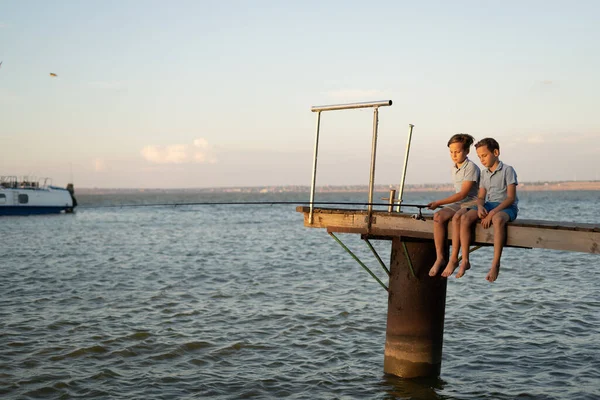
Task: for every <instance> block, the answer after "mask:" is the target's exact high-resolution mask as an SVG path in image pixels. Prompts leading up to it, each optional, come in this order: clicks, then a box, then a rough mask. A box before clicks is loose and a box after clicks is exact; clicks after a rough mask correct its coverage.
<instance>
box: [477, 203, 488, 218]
mask: <svg viewBox="0 0 600 400" xmlns="http://www.w3.org/2000/svg"><path fill="white" fill-rule="evenodd" d="M487 215H488V212H487V210H486V209H485V208H484V207H482V206H477V216H478V217H479V218H480V219H481V220H482V221H481V222H483V219H484V218H485V217H487Z"/></svg>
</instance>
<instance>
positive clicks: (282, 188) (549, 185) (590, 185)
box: [75, 181, 600, 194]
mask: <svg viewBox="0 0 600 400" xmlns="http://www.w3.org/2000/svg"><path fill="white" fill-rule="evenodd" d="M390 189H396V190H397V189H398V185H375V191H377V192H388V191H389V190H390ZM404 190H405V191H406V192H452V191H453V190H454V188H453V186H452V185H450V184H420V185H406V186H405V187H404ZM518 190H519V191H532V192H533V191H582V190H586V191H590V190H591V191H594V190H598V191H600V181H560V182H524V183H521V184H519V187H518ZM75 191H76V192H77V193H79V194H113V193H304V192H310V187H309V186H303V185H273V186H248V187H241V186H240V187H216V188H172V189H164V188H77V187H76V188H75ZM316 191H317V193H355V192H366V191H368V186H367V185H325V186H317V189H316Z"/></svg>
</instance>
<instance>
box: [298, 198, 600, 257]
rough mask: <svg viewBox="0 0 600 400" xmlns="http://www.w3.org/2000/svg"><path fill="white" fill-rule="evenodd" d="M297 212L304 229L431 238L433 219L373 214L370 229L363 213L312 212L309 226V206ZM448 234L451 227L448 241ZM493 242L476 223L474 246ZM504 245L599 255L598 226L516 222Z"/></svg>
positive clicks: (491, 234) (489, 232) (489, 233)
mask: <svg viewBox="0 0 600 400" xmlns="http://www.w3.org/2000/svg"><path fill="white" fill-rule="evenodd" d="M297 211H298V212H302V213H304V225H305V226H307V227H310V228H325V229H327V230H328V232H338V233H357V234H361V235H367V236H368V237H378V238H392V237H396V236H409V237H417V238H426V239H432V238H433V220H432V219H431V217H430V216H429V217H426V220H425V221H421V220H418V219H414V218H412V216H413V214H408V213H388V212H382V211H374V212H373V215H372V220H371V227H370V229H369V226H368V225H369V224H368V220H367V218H368V213H367V211H366V210H346V209H343V210H340V209H321V208H319V209H315V210H314V222H313V224H312V225H310V224H309V223H308V213H309V208H308V207H304V206H300V207H298V208H297ZM451 234H452V229H451V226H450V227H449V231H448V239H450V237H451ZM493 242H494V230H493V227H492V228H489V229H483V227H482V226H481V225H480V224H477V225H476V227H475V235H474V244H481V245H490V244H493ZM506 245H507V246H511V247H527V248H540V249H553V250H565V251H578V252H584V253H592V254H600V225H594V224H584V223H574V222H559V221H539V220H517V221H515V222H513V223H510V224H508V226H507V240H506Z"/></svg>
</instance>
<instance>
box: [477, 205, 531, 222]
mask: <svg viewBox="0 0 600 400" xmlns="http://www.w3.org/2000/svg"><path fill="white" fill-rule="evenodd" d="M498 205H500V202H499V201H486V202H485V204H484V205H483V207H484V208H485V210H486V211H487V212H490V211H492V210H493V209H494V208H496V207H498ZM469 210H477V206H475V207H469ZM501 212H504V213H506V214H507V215H508V221H509V222H512V221H514V220H515V219H517V214H518V213H519V208H518V207H517V206H515V205H514V204H513V205H512V206H510V207H508V208H505V209H504V210H502V211H501Z"/></svg>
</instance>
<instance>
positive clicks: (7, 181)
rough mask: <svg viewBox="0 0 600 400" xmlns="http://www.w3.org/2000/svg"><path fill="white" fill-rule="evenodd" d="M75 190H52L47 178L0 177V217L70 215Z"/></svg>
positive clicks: (67, 188) (69, 188) (72, 210)
mask: <svg viewBox="0 0 600 400" xmlns="http://www.w3.org/2000/svg"><path fill="white" fill-rule="evenodd" d="M75 207H77V200H76V199H75V189H74V187H73V184H71V183H69V184H68V185H67V187H66V188H63V187H59V186H53V185H52V180H51V179H50V178H42V179H37V178H30V177H24V178H17V177H16V176H0V216H2V215H36V214H60V213H72V212H74V210H75Z"/></svg>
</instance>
